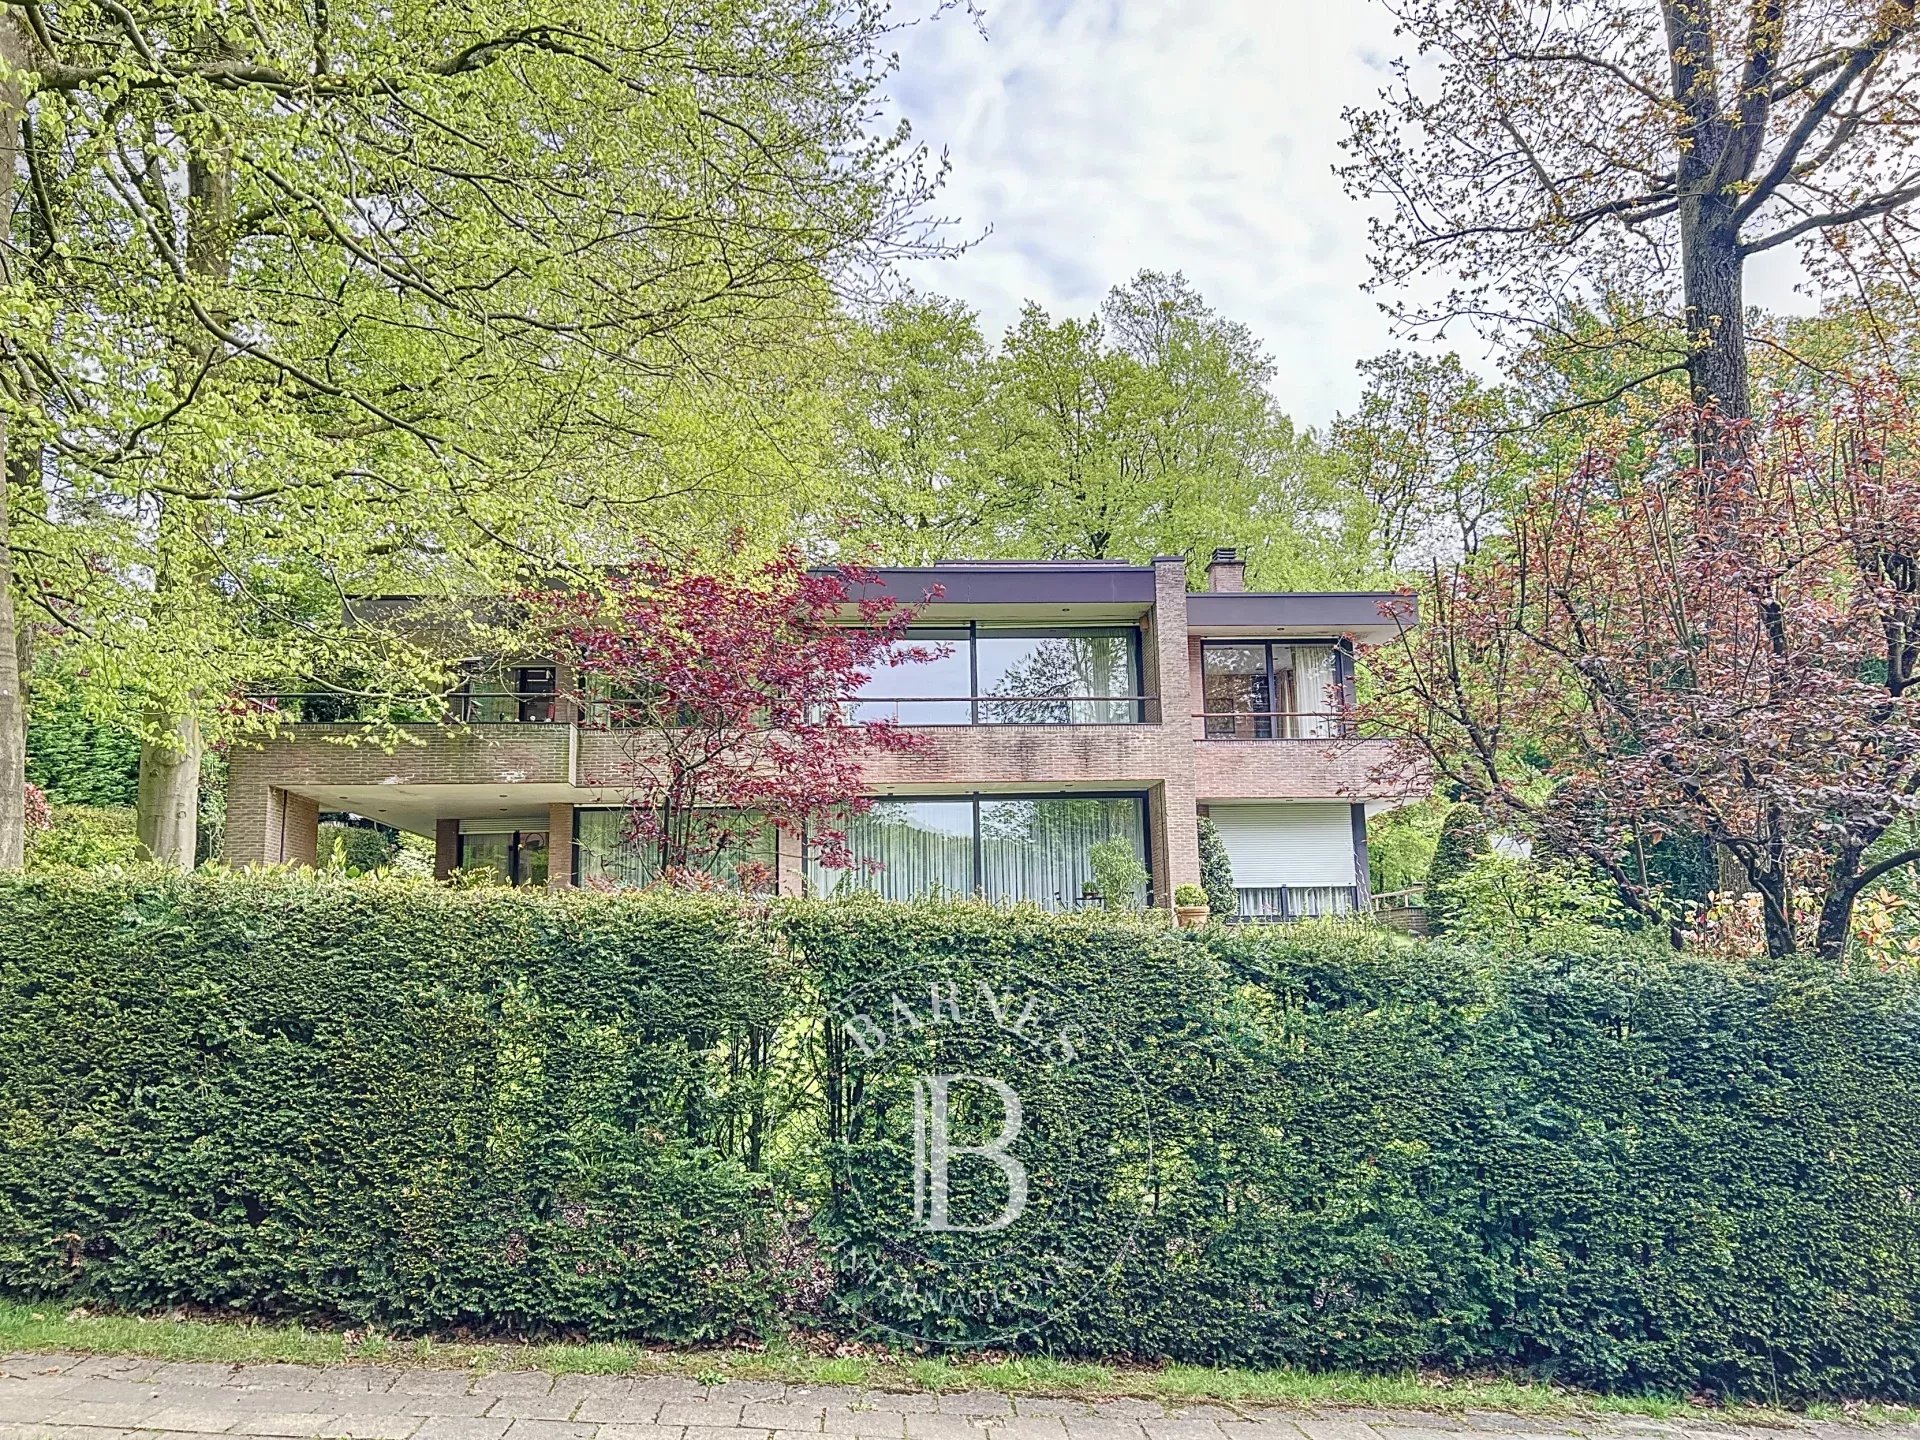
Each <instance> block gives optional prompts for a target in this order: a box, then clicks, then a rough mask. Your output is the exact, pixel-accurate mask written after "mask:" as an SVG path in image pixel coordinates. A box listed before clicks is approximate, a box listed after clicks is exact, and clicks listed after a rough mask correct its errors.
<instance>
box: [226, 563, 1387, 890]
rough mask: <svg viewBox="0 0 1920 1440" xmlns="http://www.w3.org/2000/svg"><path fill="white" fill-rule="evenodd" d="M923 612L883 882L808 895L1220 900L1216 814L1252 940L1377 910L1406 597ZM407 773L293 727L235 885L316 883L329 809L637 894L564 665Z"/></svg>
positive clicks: (860, 873) (1173, 580) (1155, 598)
mask: <svg viewBox="0 0 1920 1440" xmlns="http://www.w3.org/2000/svg"><path fill="white" fill-rule="evenodd" d="M876 573H877V576H878V582H877V583H878V584H880V585H882V586H884V587H886V589H887V590H888V591H889V592H890V593H892V594H894V595H897V596H898V597H900V598H901V599H902V600H905V601H908V602H911V603H916V604H918V603H919V602H920V601H921V600H922V598H923V597H924V596H926V595H927V594H929V593H930V592H931V591H932V590H933V589H934V587H936V586H937V587H939V591H940V598H939V599H938V600H936V601H934V602H931V603H927V604H925V605H923V606H922V607H921V609H920V611H919V614H918V616H917V623H916V625H915V628H914V632H913V637H914V639H915V640H916V641H933V642H938V643H939V644H940V645H942V646H943V647H944V650H945V653H944V655H943V657H942V658H940V659H938V660H935V661H932V662H929V663H925V664H915V665H905V666H901V667H899V668H896V669H890V670H885V671H882V672H880V673H879V674H877V675H876V676H875V677H874V682H873V684H871V685H870V686H869V687H868V688H867V689H866V690H865V691H864V692H863V693H862V695H861V696H860V697H859V700H858V709H857V710H856V712H855V713H856V714H867V715H887V716H896V717H898V718H899V719H900V720H901V721H902V722H903V723H904V724H906V725H909V726H911V727H912V728H914V729H916V730H920V731H922V732H924V733H925V734H927V735H928V736H929V737H930V738H931V748H930V750H928V751H927V752H926V753H924V754H900V755H895V754H881V755H878V756H876V757H874V758H873V759H872V760H871V761H870V762H869V763H868V765H867V768H866V771H865V779H866V783H867V786H868V789H869V793H871V794H872V795H874V796H876V797H879V798H878V800H877V803H876V804H875V806H874V808H873V810H872V812H871V813H870V814H868V815H865V816H861V817H858V818H857V819H856V820H855V821H854V822H853V825H852V827H851V830H850V840H851V843H852V848H853V851H854V854H855V856H856V857H857V858H859V859H861V860H862V861H872V862H876V863H877V866H878V868H875V867H874V866H869V865H862V866H860V867H858V868H856V869H854V870H823V869H821V868H819V867H817V866H816V865H814V864H813V863H812V862H811V861H810V860H808V859H806V858H805V857H803V855H802V854H801V852H800V846H799V845H798V844H797V843H796V842H795V841H793V840H792V839H790V838H788V837H784V836H782V837H778V838H777V840H776V839H775V838H774V837H772V836H769V837H768V840H767V849H768V854H767V857H766V858H768V859H769V860H771V861H772V862H773V865H774V868H775V870H776V873H777V875H778V879H779V886H780V889H781V890H782V892H784V893H798V892H800V891H803V890H806V891H810V892H816V893H817V892H821V891H831V890H833V889H835V888H836V887H840V886H845V885H853V884H858V885H862V886H866V887H869V888H873V889H876V890H878V891H880V892H881V893H883V894H886V895H889V896H894V897H897V898H906V897H909V896H912V895H916V894H925V893H928V892H935V891H937V892H941V893H948V894H956V893H957V894H972V893H980V894H984V895H986V896H987V897H988V898H990V899H1004V900H1033V901H1038V902H1039V903H1041V904H1043V905H1047V906H1049V907H1053V908H1068V907H1073V906H1077V905H1080V904H1083V903H1086V897H1087V895H1088V894H1089V893H1090V882H1091V880H1092V878H1093V877H1092V872H1091V869H1090V868H1089V865H1088V860H1087V851H1088V849H1089V848H1090V847H1091V846H1092V845H1094V844H1095V843H1097V842H1099V841H1102V840H1107V839H1112V838H1115V837H1118V838H1121V839H1123V840H1125V841H1127V842H1128V843H1129V844H1131V845H1132V846H1134V848H1135V850H1136V852H1137V853H1138V855H1139V857H1140V858H1141V859H1142V860H1143V861H1144V862H1145V864H1146V866H1147V869H1148V871H1149V873H1150V874H1151V876H1152V881H1151V894H1150V897H1148V898H1151V899H1152V900H1153V901H1154V902H1155V903H1158V904H1163V905H1164V904H1167V903H1169V902H1170V898H1171V896H1172V894H1173V890H1174V887H1175V886H1177V885H1180V884H1183V883H1186V882H1188V881H1198V879H1199V878H1200V860H1199V848H1198V838H1197V835H1198V832H1197V826H1196V818H1197V817H1198V816H1200V815H1202V814H1206V815H1210V816H1212V818H1213V819H1214V821H1215V823H1216V824H1217V825H1218V826H1219V827H1220V832H1221V835H1222V837H1223V838H1224V839H1225V841H1226V846H1227V851H1228V854H1229V855H1230V856H1231V858H1232V861H1233V869H1234V882H1235V884H1236V885H1237V886H1238V888H1239V892H1240V914H1241V917H1242V918H1246V919H1259V918H1270V919H1285V918H1292V917H1297V916H1305V915H1318V914H1327V913H1338V912H1344V911H1346V910H1349V909H1353V908H1356V907H1360V906H1364V905H1365V904H1366V902H1367V858H1366V825H1365V819H1366V813H1367V807H1368V805H1369V803H1372V804H1373V805H1374V806H1375V807H1376V808H1378V807H1379V806H1380V805H1382V804H1385V803H1389V801H1388V797H1385V796H1382V795H1376V794H1370V793H1369V782H1368V771H1369V769H1370V767H1371V765H1372V764H1373V762H1374V761H1375V760H1376V759H1377V758H1378V756H1377V755H1376V754H1373V753H1371V752H1373V751H1374V750H1375V744H1376V742H1366V741H1355V740H1353V739H1352V738H1350V737H1346V736H1343V735H1342V728H1343V727H1342V722H1341V718H1340V712H1341V710H1342V708H1343V700H1350V699H1351V696H1352V687H1353V665H1354V651H1353V643H1354V642H1355V641H1359V642H1362V643H1365V642H1369V641H1380V640H1385V639H1388V638H1390V637H1391V636H1392V635H1393V634H1394V633H1396V630H1397V628H1398V623H1399V622H1396V621H1395V620H1393V619H1391V618H1389V617H1388V616H1387V615H1385V614H1384V613H1383V610H1382V602H1383V601H1386V600H1388V599H1390V598H1394V597H1389V596H1387V595H1384V594H1299V593H1294V594H1253V593H1249V592H1247V591H1246V590H1245V589H1244V585H1243V577H1244V567H1243V566H1242V565H1241V563H1240V562H1239V561H1238V560H1237V558H1236V557H1235V556H1234V554H1233V552H1231V551H1218V552H1216V553H1215V557H1214V561H1213V563H1212V564H1211V565H1209V566H1208V570H1207V582H1208V584H1207V588H1206V589H1205V590H1204V591H1200V592H1197V593H1193V592H1189V591H1188V589H1187V567H1186V564H1185V562H1184V561H1182V560H1180V559H1177V558H1176V559H1161V560H1156V561H1155V562H1154V563H1153V564H1152V565H1119V564H1110V563H1106V562H1081V561H1067V562H967V561H956V562H952V563H942V564H938V565H934V566H932V567H929V568H923V569H894V570H881V571H878V572H876ZM497 677H498V678H497V679H496V680H493V681H489V682H480V681H476V682H475V684H474V686H473V687H472V688H471V692H470V693H468V694H466V695H463V696H462V697H461V703H460V705H459V706H457V707H456V710H457V711H458V712H459V713H462V714H463V716H464V719H465V720H466V722H467V723H466V725H465V727H464V728H459V729H452V730H449V729H443V728H441V727H438V726H422V727H420V729H419V731H418V739H419V740H420V743H418V744H410V745H403V746H401V747H400V748H399V749H398V750H397V751H396V752H395V753H393V754H387V753H385V752H384V751H382V750H379V749H377V748H374V747H371V746H366V745H360V746H352V745H345V744H341V743H339V737H342V736H345V735H349V734H352V733H355V732H357V730H358V727H357V726H354V725H344V724H334V725H328V724H294V725H290V726H288V727H287V728H286V729H285V730H284V731H283V732H282V734H281V735H280V736H279V737H277V738H275V739H273V740H270V741H267V742H265V743H264V744H263V745H260V746H258V747H256V748H246V749H241V748H238V747H236V749H235V750H234V752H233V754H232V757H231V772H230V778H229V782H228V783H229V790H228V810H227V852H228V858H229V860H230V861H232V862H233V863H235V864H258V863H274V862H279V861H305V862H309V863H310V862H312V861H313V860H314V858H315V847H316V839H317V826H318V822H319V819H320V816H321V815H322V814H323V813H327V812H351V813H353V814H358V815H362V816H365V817H368V818H370V819H373V820H378V821H381V822H384V823H386V824H388V825H392V826H395V827H397V828H399V829H401V830H407V831H412V832H414V833H417V834H420V835H426V836H432V837H434V840H435V842H436V869H437V871H438V872H439V873H441V874H443V875H444V874H446V873H447V872H449V871H451V870H453V869H454V868H455V867H459V866H469V867H471V866H487V867H491V868H493V869H496V870H498V871H499V872H500V873H501V874H502V876H503V877H504V878H509V879H512V880H513V881H515V882H517V883H521V884H540V883H544V884H546V885H549V886H564V885H570V884H605V883H615V884H622V883H624V884H637V883H644V882H645V881H646V880H647V879H648V878H650V877H649V875H648V874H647V862H646V861H645V860H644V859H643V858H642V857H641V856H640V855H639V854H638V853H636V852H635V850H634V849H633V847H631V846H630V845H628V844H627V843H626V842H625V841H624V840H623V836H622V831H623V826H622V813H621V810H620V804H621V796H620V794H619V792H618V790H617V788H614V787H611V786H609V785H607V784H606V783H605V781H606V778H607V777H609V776H613V775H615V774H617V773H618V769H619V763H620V751H619V745H618V737H617V735H615V734H613V733H611V732H609V731H608V730H607V729H605V728H604V727H595V726H593V725H590V724H589V725H581V724H577V723H574V722H575V720H576V718H577V717H576V716H575V715H574V713H573V710H572V707H571V706H569V705H568V703H567V702H566V701H565V700H564V699H562V698H559V697H564V696H565V695H566V694H567V692H568V691H569V689H570V688H571V687H570V685H569V683H568V681H569V677H568V676H567V675H566V674H565V673H563V671H562V670H561V668H560V667H558V666H556V665H555V664H554V663H553V662H552V661H551V660H546V661H541V660H539V659H537V658H535V659H529V660H525V661H518V660H516V661H513V662H510V663H509V664H508V665H507V666H506V667H504V668H503V669H501V670H500V671H498V672H497Z"/></svg>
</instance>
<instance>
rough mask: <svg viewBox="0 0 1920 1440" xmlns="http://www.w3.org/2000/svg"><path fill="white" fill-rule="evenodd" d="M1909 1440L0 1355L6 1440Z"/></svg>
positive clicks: (1910, 1434)
mask: <svg viewBox="0 0 1920 1440" xmlns="http://www.w3.org/2000/svg"><path fill="white" fill-rule="evenodd" d="M213 1436H234V1437H257V1440H833V1437H840V1440H1479V1437H1482V1436H1507V1437H1512V1440H1687V1437H1695V1436H1698V1437H1701V1440H1707V1437H1718V1440H1849V1437H1856V1436H1857V1437H1862V1440H1865V1437H1869V1436H1871V1437H1874V1440H1920V1425H1876V1426H1866V1425H1845V1424H1838V1423H1833V1422H1821V1421H1806V1422H1802V1423H1799V1424H1795V1425H1793V1426H1790V1427H1784V1428H1780V1429H1758V1428H1755V1427H1752V1426H1732V1425H1715V1424H1710V1423H1706V1422H1695V1421H1686V1422H1680V1421H1665V1420H1642V1419H1635V1418H1626V1417H1605V1418H1597V1417H1574V1418H1552V1419H1546V1418H1541V1417H1538V1416H1517V1415H1505V1414H1496V1413H1493V1412H1467V1413H1465V1414H1454V1413H1447V1414H1440V1413H1427V1412H1419V1411H1379V1410H1324V1411H1313V1410H1299V1409H1277V1408H1269V1407H1262V1406H1254V1405H1233V1406H1227V1405H1213V1404H1208V1405H1199V1404H1196V1405H1186V1406H1166V1405H1161V1404H1160V1403H1158V1402H1156V1401H1148V1400H1134V1399H1123V1400H1094V1401H1082V1400H1061V1399H1046V1398H1034V1397H1009V1396H1005V1395H996V1394H991V1393H988V1392H983V1391H966V1392H963V1393H958V1394H950V1395H932V1394H893V1393H889V1392H885V1391H877V1390H859V1389H842V1388H836V1387H832V1386H820V1385H777V1384H763V1383H756V1382H751V1381H730V1382H728V1383H726V1384H722V1385H715V1386H711V1387H709V1386H703V1385H701V1384H699V1383H698V1382H697V1381H694V1380H690V1379H669V1378H645V1379H629V1378H625V1377H616V1376H598V1375H562V1376H553V1375H549V1374H546V1373H545V1372H539V1371H508V1372H502V1373H496V1374H491V1375H474V1374H469V1373H467V1372H465V1371H458V1370H410V1369H401V1368H396V1367H388V1366H378V1365H357V1364H356V1365H341V1366H331V1367H321V1366H302V1365H220V1364H187V1363H182V1362H179V1361H162V1360H141V1359H133V1358H122V1357H100V1356H82V1355H4V1356H0V1440H210V1437H213Z"/></svg>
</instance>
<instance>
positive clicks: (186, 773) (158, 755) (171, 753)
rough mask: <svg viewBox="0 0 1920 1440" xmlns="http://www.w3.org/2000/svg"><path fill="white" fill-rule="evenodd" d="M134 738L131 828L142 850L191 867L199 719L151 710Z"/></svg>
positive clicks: (197, 822) (197, 788)
mask: <svg viewBox="0 0 1920 1440" xmlns="http://www.w3.org/2000/svg"><path fill="white" fill-rule="evenodd" d="M146 725H147V729H148V731H149V732H150V733H149V734H147V735H145V736H143V737H142V738H141V741H140V791H139V797H138V801H137V803H138V806H139V812H138V821H137V830H138V834H139V837H140V844H141V846H142V847H143V848H144V849H145V850H146V852H147V854H148V855H150V856H152V857H153V858H154V859H155V860H158V861H159V862H161V863H162V864H163V865H173V866H176V867H178V868H179V869H182V870H191V869H192V868H193V862H194V859H195V851H196V849H197V847H198V843H199V835H200V748H201V747H200V722H199V721H198V720H197V719H195V718H194V716H193V715H192V713H191V712H189V713H188V714H186V715H171V714H169V713H167V712H166V711H165V710H154V711H152V712H150V713H149V714H148V715H147V717H146Z"/></svg>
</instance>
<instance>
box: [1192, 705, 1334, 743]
mask: <svg viewBox="0 0 1920 1440" xmlns="http://www.w3.org/2000/svg"><path fill="white" fill-rule="evenodd" d="M1193 718H1194V722H1195V726H1196V733H1195V736H1194V738H1195V739H1197V740H1226V741H1262V740H1320V741H1327V740H1341V739H1345V738H1347V737H1349V736H1351V735H1353V734H1354V733H1355V731H1354V725H1353V717H1352V716H1351V715H1348V714H1346V713H1345V712H1342V711H1334V710H1196V711H1194V712H1193Z"/></svg>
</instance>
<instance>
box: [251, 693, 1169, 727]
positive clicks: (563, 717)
mask: <svg viewBox="0 0 1920 1440" xmlns="http://www.w3.org/2000/svg"><path fill="white" fill-rule="evenodd" d="M251 699H252V701H253V703H255V704H257V705H262V706H267V707H271V708H273V709H275V710H278V711H280V712H281V713H282V714H283V715H285V716H286V718H288V719H291V720H298V721H304V722H308V723H315V724H320V723H339V724H352V723H354V722H357V721H362V720H371V719H374V718H376V715H377V713H378V712H379V711H380V710H381V708H382V707H383V706H389V707H390V702H386V701H379V700H374V699H371V698H368V697H362V696H354V695H342V694H338V693H334V692H331V691H304V692H283V693H280V694H273V695H255V696H252V697H251ZM430 703H431V702H427V701H424V700H423V701H419V702H415V704H414V706H413V707H412V709H411V711H409V709H408V707H406V706H404V705H402V706H401V707H399V713H398V714H393V713H391V712H390V711H389V713H388V715H387V718H389V719H394V720H398V721H400V722H401V723H409V722H410V723H416V724H434V723H438V722H441V721H443V720H444V721H452V722H453V723H455V724H461V725H588V726H601V727H611V728H618V722H617V721H616V720H615V719H614V717H615V715H616V714H617V712H618V711H619V709H620V707H621V704H622V702H620V701H616V700H604V699H602V700H587V701H585V702H581V701H579V700H576V699H574V698H573V697H571V696H568V695H558V694H555V693H553V692H552V691H539V690H467V691H461V692H459V693H457V694H453V695H449V696H447V697H446V708H445V710H444V711H435V710H433V709H431V708H430ZM841 704H842V707H843V712H842V713H843V716H844V718H845V719H846V720H847V721H848V723H850V724H856V725H857V724H864V723H866V722H868V721H873V720H891V721H894V722H895V723H897V724H900V725H904V726H907V727H908V728H913V729H918V728H921V727H942V726H954V725H1151V724H1157V723H1158V721H1159V717H1160V702H1159V699H1158V698H1157V697H1155V696H1152V695H971V696H969V695H960V696H954V695H922V696H888V697H886V698H885V699H877V698H875V699H851V700H846V701H843V702H841Z"/></svg>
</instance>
